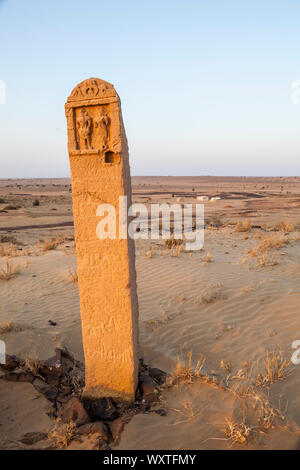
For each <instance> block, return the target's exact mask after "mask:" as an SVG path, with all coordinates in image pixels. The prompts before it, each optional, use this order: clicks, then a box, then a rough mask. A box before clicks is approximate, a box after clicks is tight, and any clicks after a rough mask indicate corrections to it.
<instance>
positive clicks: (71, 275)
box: [68, 269, 78, 284]
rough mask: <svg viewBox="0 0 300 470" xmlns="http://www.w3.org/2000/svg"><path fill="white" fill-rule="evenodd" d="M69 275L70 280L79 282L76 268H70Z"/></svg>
mask: <svg viewBox="0 0 300 470" xmlns="http://www.w3.org/2000/svg"><path fill="white" fill-rule="evenodd" d="M68 277H69V281H70V282H72V283H73V284H75V283H76V282H78V274H77V271H76V269H74V270H71V269H70V271H69V276H68Z"/></svg>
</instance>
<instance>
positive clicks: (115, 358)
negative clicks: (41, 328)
mask: <svg viewBox="0 0 300 470" xmlns="http://www.w3.org/2000/svg"><path fill="white" fill-rule="evenodd" d="M65 110H66V117H67V127H68V150H69V157H70V166H71V177H72V196H73V213H74V224H75V240H76V253H77V266H78V268H77V269H78V286H79V294H80V310H81V320H82V335H83V348H84V355H85V371H86V372H85V390H84V395H85V397H87V398H90V399H96V398H99V397H104V396H106V397H108V396H109V397H114V398H119V399H124V400H127V401H131V400H133V399H134V396H135V391H136V386H137V376H138V301H137V293H136V273H135V253H134V241H133V240H132V239H131V238H128V237H126V238H125V237H123V238H121V239H120V238H119V237H118V231H117V237H116V238H115V239H110V238H106V239H99V238H98V237H97V234H96V228H97V224H98V222H99V220H100V219H99V216H97V215H96V211H97V208H98V206H99V205H101V204H111V205H112V206H114V208H115V209H116V214H117V219H116V221H117V227H118V224H119V220H118V218H119V217H118V213H119V210H118V209H119V207H118V205H119V196H127V202H128V206H129V205H130V204H131V180H130V168H129V157H128V146H127V139H126V134H125V129H124V124H123V120H122V113H121V104H120V99H119V96H118V94H117V93H116V91H115V89H114V87H113V86H112V85H111V84H110V83H107V82H105V81H103V80H100V79H98V78H90V79H88V80H85V81H83V82H81V83H79V85H77V86H76V87H75V88H74V90H73V91H72V93H71V95H70V96H69V98H68V99H67V102H66V105H65Z"/></svg>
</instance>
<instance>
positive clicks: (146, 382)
mask: <svg viewBox="0 0 300 470" xmlns="http://www.w3.org/2000/svg"><path fill="white" fill-rule="evenodd" d="M139 388H140V392H141V395H142V398H143V400H145V402H146V403H148V404H151V403H152V402H154V401H156V400H157V396H158V393H157V390H156V385H155V383H154V382H153V380H152V379H151V377H149V375H146V374H141V376H140V380H139Z"/></svg>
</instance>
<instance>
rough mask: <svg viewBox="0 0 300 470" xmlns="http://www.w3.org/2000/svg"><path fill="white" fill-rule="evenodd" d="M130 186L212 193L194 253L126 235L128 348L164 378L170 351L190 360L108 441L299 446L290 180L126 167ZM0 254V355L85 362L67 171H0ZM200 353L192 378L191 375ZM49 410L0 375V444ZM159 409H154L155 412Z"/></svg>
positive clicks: (142, 197) (299, 242)
mask: <svg viewBox="0 0 300 470" xmlns="http://www.w3.org/2000/svg"><path fill="white" fill-rule="evenodd" d="M132 184H133V201H134V202H144V203H146V204H147V205H149V204H151V203H155V202H176V201H177V199H178V198H180V203H181V204H184V203H191V202H196V201H197V200H196V197H197V196H201V195H208V196H209V197H210V198H211V197H216V196H218V197H220V198H221V199H220V200H217V201H216V202H215V203H211V202H209V201H208V202H205V221H206V230H205V244H204V248H203V250H201V251H198V252H192V253H190V252H185V250H184V249H183V247H182V246H177V247H174V248H171V249H169V248H167V247H166V246H165V245H164V242H163V241H162V240H159V241H150V240H138V241H136V244H135V245H136V247H135V249H136V271H137V288H138V299H139V329H140V356H141V357H142V358H143V359H144V361H145V363H146V364H149V365H151V366H152V367H158V368H161V369H163V370H165V371H166V372H167V373H169V374H172V373H174V371H175V370H176V367H177V366H178V356H179V360H181V364H182V363H183V362H185V363H187V361H188V356H190V357H191V370H190V372H191V373H190V375H189V376H188V377H187V376H185V377H183V374H182V376H181V377H179V379H178V380H177V381H176V380H174V383H173V385H172V386H168V387H165V388H163V389H162V391H161V395H160V403H158V404H157V405H154V406H153V409H151V410H150V411H149V412H148V413H143V414H138V415H136V416H134V417H133V419H132V420H131V421H130V422H129V423H128V424H127V425H126V426H125V429H124V431H123V433H122V435H121V438H120V440H119V442H118V443H117V444H116V445H115V447H114V448H115V449H294V448H298V447H299V442H298V440H299V437H300V435H299V433H300V399H299V395H298V390H299V387H300V365H299V366H297V365H293V364H291V363H290V359H291V356H292V354H293V352H294V350H293V349H292V342H293V341H295V340H298V339H299V340H300V328H299V324H300V323H299V313H300V312H299V309H300V307H299V305H300V288H299V279H300V224H299V222H300V178H296V177H295V178H292V177H291V178H288V177H282V178H279V177H278V178H275V177H274V178H273V177H272V178H254V177H253V178H246V177H239V178H233V177H232V178H231V177H209V176H207V177H204V176H203V177H133V178H132ZM37 201H38V202H37ZM198 202H199V201H198ZM6 263H8V265H9V269H11V272H12V276H11V278H10V279H8V280H5V279H3V280H0V292H1V304H0V339H1V340H3V341H5V343H6V347H7V353H8V354H14V355H18V356H20V357H33V358H39V359H46V358H48V357H50V356H51V355H53V351H54V349H55V347H67V348H68V349H69V351H71V352H72V353H73V354H74V356H75V357H76V359H78V360H80V361H83V349H82V340H81V321H80V309H79V296H78V290H77V283H76V255H75V246H74V234H73V216H72V204H71V186H70V180H69V179H48V180H45V179H40V180H37V179H34V180H0V268H3V269H4V270H5V269H6V266H7V264H6ZM14 271H15V272H14ZM49 321H51V322H52V323H55V325H53V324H52V325H51V324H50V323H49ZM267 352H269V360H270V361H271V365H270V367H269V370H268V371H266V354H267ZM191 355H192V356H191ZM198 361H200V363H201V364H202V366H203V368H202V369H201V370H202V373H201V377H197V374H194V375H193V371H194V370H195V367H196V365H197V363H198ZM0 374H1V373H0ZM177 382H178V383H177ZM188 382H192V383H188ZM48 408H49V403H48V402H47V400H46V399H45V398H44V397H43V396H42V395H41V394H39V393H38V392H37V391H36V390H35V389H34V388H33V386H32V385H31V384H29V383H14V382H8V381H5V380H0V441H1V444H0V448H14V449H19V448H24V447H25V448H26V446H25V445H24V444H20V442H19V440H20V438H21V437H22V436H23V435H24V434H25V433H27V432H32V431H44V432H47V431H48V430H49V429H51V427H52V426H53V420H52V419H51V418H50V417H49V416H48V415H47V414H46V411H47V409H48ZM161 408H163V409H164V410H165V411H166V416H161V415H159V414H158V413H156V412H155V409H161ZM234 425H239V426H241V425H244V429H246V434H247V433H248V434H249V436H248V434H247V439H246V441H247V442H242V441H243V438H239V437H238V435H235V436H234V435H233V433H231V435H230V433H229V430H230V426H231V429H241V427H239V428H232V426H234ZM226 426H227V428H226ZM224 429H227V433H225V432H224ZM248 437H249V439H248ZM67 448H70V449H74V448H89V443H88V442H86V441H84V442H83V443H79V442H76V441H73V442H71V443H70V444H69V446H68V447H67Z"/></svg>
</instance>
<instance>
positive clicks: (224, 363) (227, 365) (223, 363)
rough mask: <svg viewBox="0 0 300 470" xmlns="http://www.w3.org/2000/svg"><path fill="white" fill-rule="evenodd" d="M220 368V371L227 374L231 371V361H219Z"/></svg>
mask: <svg viewBox="0 0 300 470" xmlns="http://www.w3.org/2000/svg"><path fill="white" fill-rule="evenodd" d="M220 367H221V369H224V370H226V371H227V372H228V373H229V374H230V372H231V370H232V363H231V361H223V359H222V360H221V361H220Z"/></svg>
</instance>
